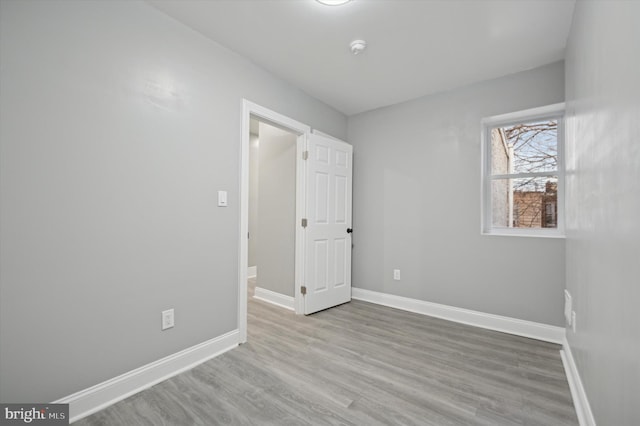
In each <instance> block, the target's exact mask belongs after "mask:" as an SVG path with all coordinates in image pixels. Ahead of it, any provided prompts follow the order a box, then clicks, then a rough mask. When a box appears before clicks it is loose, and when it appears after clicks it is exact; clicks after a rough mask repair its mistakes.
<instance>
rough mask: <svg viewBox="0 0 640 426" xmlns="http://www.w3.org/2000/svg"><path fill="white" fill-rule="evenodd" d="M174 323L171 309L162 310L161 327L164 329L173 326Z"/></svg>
mask: <svg viewBox="0 0 640 426" xmlns="http://www.w3.org/2000/svg"><path fill="white" fill-rule="evenodd" d="M174 325H175V322H174V316H173V309H167V310H166V311H162V329H163V330H166V329H168V328H173V326H174Z"/></svg>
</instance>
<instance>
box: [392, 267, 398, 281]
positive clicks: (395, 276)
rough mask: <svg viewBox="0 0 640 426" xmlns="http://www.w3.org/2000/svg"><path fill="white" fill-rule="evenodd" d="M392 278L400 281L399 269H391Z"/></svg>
mask: <svg viewBox="0 0 640 426" xmlns="http://www.w3.org/2000/svg"><path fill="white" fill-rule="evenodd" d="M393 279H394V280H396V281H400V269H394V270H393Z"/></svg>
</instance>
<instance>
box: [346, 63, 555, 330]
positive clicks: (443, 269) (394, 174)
mask: <svg viewBox="0 0 640 426" xmlns="http://www.w3.org/2000/svg"><path fill="white" fill-rule="evenodd" d="M563 100H564V66H563V64H562V63H555V64H551V65H548V66H545V67H542V68H538V69H535V70H531V71H527V72H522V73H518V74H514V75H510V76H507V77H503V78H500V79H497V80H491V81H486V82H483V83H480V84H476V85H472V86H468V87H464V88H460V89H458V90H454V91H450V92H446V93H442V94H437V95H433V96H429V97H423V98H420V99H417V100H414V101H410V102H406V103H402V104H399V105H395V106H391V107H387V108H382V109H379V110H374V111H371V112H367V113H363V114H360V115H356V116H353V117H350V118H349V138H348V140H349V143H351V144H353V146H354V178H353V186H354V190H353V194H354V196H353V199H354V219H353V226H354V234H353V242H354V251H353V286H354V287H360V288H364V289H368V290H373V291H379V292H384V293H390V294H395V295H400V296H405V297H411V298H416V299H420V300H426V301H430V302H436V303H442V304H446V305H452V306H457V307H461V308H467V309H473V310H478V311H482V312H488V313H492V314H497V315H506V316H509V317H514V318H520V319H524V320H531V321H537V322H541V323H547V324H552V325H563V324H564V322H563V317H562V304H563V289H564V274H565V269H564V240H562V239H547V238H530V237H529V238H527V237H504V236H502V237H500V236H482V235H480V164H481V161H480V133H481V132H480V130H481V126H480V120H481V119H482V118H483V117H486V116H492V115H497V114H503V113H508V112H513V111H518V110H522V109H527V108H533V107H538V106H542V105H548V104H553V103H557V102H562V101H563ZM394 268H399V269H400V270H401V272H402V280H401V281H393V273H392V270H393V269H394Z"/></svg>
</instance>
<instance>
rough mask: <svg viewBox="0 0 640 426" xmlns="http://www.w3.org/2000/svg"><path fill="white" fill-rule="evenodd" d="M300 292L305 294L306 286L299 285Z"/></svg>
mask: <svg viewBox="0 0 640 426" xmlns="http://www.w3.org/2000/svg"><path fill="white" fill-rule="evenodd" d="M300 293H302V295H303V296H304V295H305V294H307V287H306V286H302V287H300Z"/></svg>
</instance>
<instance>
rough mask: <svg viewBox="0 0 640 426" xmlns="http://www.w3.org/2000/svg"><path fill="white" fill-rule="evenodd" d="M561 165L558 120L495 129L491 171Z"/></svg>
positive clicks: (529, 170) (527, 170)
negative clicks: (559, 162) (559, 163)
mask: <svg viewBox="0 0 640 426" xmlns="http://www.w3.org/2000/svg"><path fill="white" fill-rule="evenodd" d="M557 169H558V121H557V120H545V121H537V122H530V123H520V124H515V125H510V126H504V127H496V128H493V129H491V174H493V175H497V174H507V173H532V172H549V171H555V170H557Z"/></svg>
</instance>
